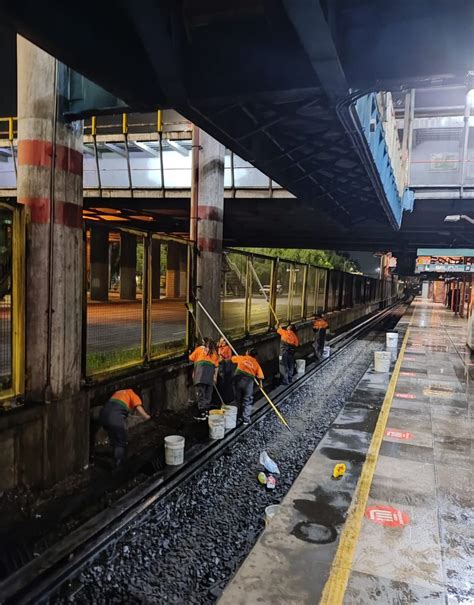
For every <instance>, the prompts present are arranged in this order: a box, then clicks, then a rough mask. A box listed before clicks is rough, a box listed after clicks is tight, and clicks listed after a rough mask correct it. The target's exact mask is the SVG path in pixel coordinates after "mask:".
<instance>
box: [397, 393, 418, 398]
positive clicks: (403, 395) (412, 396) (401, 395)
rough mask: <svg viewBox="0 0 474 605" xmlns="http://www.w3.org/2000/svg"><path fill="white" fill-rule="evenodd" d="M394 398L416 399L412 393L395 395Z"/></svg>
mask: <svg viewBox="0 0 474 605" xmlns="http://www.w3.org/2000/svg"><path fill="white" fill-rule="evenodd" d="M395 397H398V399H416V396H415V395H413V394H412V393H395Z"/></svg>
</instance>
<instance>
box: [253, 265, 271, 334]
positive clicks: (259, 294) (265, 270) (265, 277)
mask: <svg viewBox="0 0 474 605" xmlns="http://www.w3.org/2000/svg"><path fill="white" fill-rule="evenodd" d="M252 263H253V267H254V269H255V271H256V273H257V276H258V278H259V280H260V283H261V284H262V286H263V291H262V289H261V288H260V286H259V284H258V281H257V280H256V279H255V276H254V275H253V272H252V296H251V299H250V329H251V330H254V331H256V330H262V329H264V328H265V329H266V328H268V321H269V316H270V308H269V306H268V302H267V298H266V297H268V298H269V297H270V291H271V280H272V264H273V263H272V261H271V260H268V259H264V258H258V257H254V258H253V259H252ZM272 321H274V318H273V317H272Z"/></svg>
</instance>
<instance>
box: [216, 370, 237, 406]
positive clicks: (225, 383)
mask: <svg viewBox="0 0 474 605" xmlns="http://www.w3.org/2000/svg"><path fill="white" fill-rule="evenodd" d="M234 371H235V365H234V364H233V363H232V362H231V361H230V359H229V360H226V361H221V362H220V364H219V374H218V377H217V388H218V389H219V393H220V394H221V397H222V399H223V400H224V403H232V402H233V401H234Z"/></svg>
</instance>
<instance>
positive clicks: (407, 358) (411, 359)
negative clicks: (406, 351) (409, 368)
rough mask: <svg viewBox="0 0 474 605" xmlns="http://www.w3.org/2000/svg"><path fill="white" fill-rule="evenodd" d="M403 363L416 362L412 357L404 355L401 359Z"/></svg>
mask: <svg viewBox="0 0 474 605" xmlns="http://www.w3.org/2000/svg"><path fill="white" fill-rule="evenodd" d="M403 361H416V359H415V358H414V357H407V356H406V355H405V357H404V358H403Z"/></svg>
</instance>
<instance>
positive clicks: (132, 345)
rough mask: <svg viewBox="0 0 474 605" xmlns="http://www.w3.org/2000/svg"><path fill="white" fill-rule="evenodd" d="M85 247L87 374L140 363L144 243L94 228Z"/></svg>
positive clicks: (117, 232) (134, 237) (140, 240)
mask: <svg viewBox="0 0 474 605" xmlns="http://www.w3.org/2000/svg"><path fill="white" fill-rule="evenodd" d="M86 243H87V245H86V254H87V264H86V267H87V356H86V372H87V374H88V375H90V374H97V373H100V372H104V371H106V370H110V369H113V368H118V367H122V366H125V365H129V364H131V363H134V362H137V363H138V362H139V361H140V360H141V357H142V355H141V343H142V325H143V321H142V319H143V303H142V301H143V263H144V242H143V238H142V237H140V236H137V235H132V234H129V233H126V232H123V231H120V230H108V229H106V228H103V227H101V226H95V225H94V226H93V227H92V228H91V229H90V230H89V231H88V232H87V238H86Z"/></svg>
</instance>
